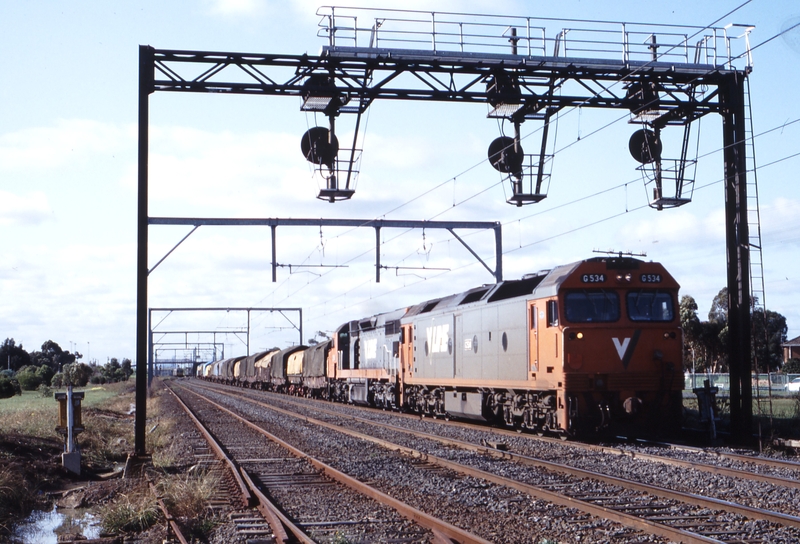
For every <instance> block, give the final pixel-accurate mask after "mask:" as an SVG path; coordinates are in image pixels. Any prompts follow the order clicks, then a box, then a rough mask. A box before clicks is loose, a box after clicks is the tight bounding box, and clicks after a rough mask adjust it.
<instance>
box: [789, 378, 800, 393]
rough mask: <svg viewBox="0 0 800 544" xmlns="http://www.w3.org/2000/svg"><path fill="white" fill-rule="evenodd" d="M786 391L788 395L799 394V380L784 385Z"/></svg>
mask: <svg viewBox="0 0 800 544" xmlns="http://www.w3.org/2000/svg"><path fill="white" fill-rule="evenodd" d="M786 391H788V392H790V393H798V392H800V378H795V379H793V380H792V381H790V382H789V383H787V384H786Z"/></svg>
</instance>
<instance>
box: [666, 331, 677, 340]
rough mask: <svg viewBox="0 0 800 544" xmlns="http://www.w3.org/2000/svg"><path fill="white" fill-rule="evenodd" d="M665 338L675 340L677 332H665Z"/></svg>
mask: <svg viewBox="0 0 800 544" xmlns="http://www.w3.org/2000/svg"><path fill="white" fill-rule="evenodd" d="M664 338H665V339H668V338H675V332H674V331H673V332H665V333H664Z"/></svg>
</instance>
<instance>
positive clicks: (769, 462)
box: [398, 414, 800, 489]
mask: <svg viewBox="0 0 800 544" xmlns="http://www.w3.org/2000/svg"><path fill="white" fill-rule="evenodd" d="M398 415H401V416H403V417H411V418H413V417H414V416H412V415H408V414H398ZM440 423H441V424H443V425H450V426H454V427H460V428H465V429H475V428H480V427H478V426H476V425H475V424H470V423H464V422H461V421H440ZM491 431H492V432H493V433H495V434H500V435H504V436H513V437H524V438H526V439H528V440H536V441H540V442H547V443H552V444H557V445H559V446H565V445H567V446H570V447H574V448H578V449H583V450H588V451H594V452H601V453H609V454H612V455H619V456H622V457H630V458H632V459H642V460H646V461H653V462H656V463H662V464H665V465H673V466H677V467H681V468H692V469H695V470H700V471H703V472H708V473H711V474H717V475H719V476H728V477H730V478H747V479H748V480H754V481H759V482H764V483H769V484H772V485H777V486H783V487H794V488H797V489H800V480H792V479H789V478H783V477H780V476H772V475H769V474H760V473H757V472H747V471H745V470H740V469H735V468H729V467H720V466H716V465H711V464H709V463H703V462H702V461H685V460H683V459H674V458H671V457H664V456H661V455H657V454H652V453H642V452H637V451H633V450H629V449H625V448H623V447H613V446H600V445H598V444H584V443H581V442H568V443H566V444H565V442H564V441H563V440H561V439H559V438H549V437H544V436H534V435H531V434H525V433H523V434H520V433H519V432H518V431H514V430H510V429H500V428H496V427H493V428H492V429H491ZM658 445H660V446H662V447H664V446H666V447H668V448H670V449H673V450H685V451H689V452H698V453H706V454H709V455H715V456H717V457H719V458H722V459H730V460H732V461H739V462H745V463H752V464H757V465H763V466H770V467H773V468H782V469H790V470H797V471H800V463H795V462H792V461H784V460H781V459H768V458H764V457H752V456H747V455H740V454H735V453H725V452H715V451H709V450H706V449H703V448H694V447H691V446H681V445H677V444H664V443H659V444H658Z"/></svg>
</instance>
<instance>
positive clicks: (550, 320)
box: [547, 300, 558, 327]
mask: <svg viewBox="0 0 800 544" xmlns="http://www.w3.org/2000/svg"><path fill="white" fill-rule="evenodd" d="M547 326H548V327H558V301H556V300H548V301H547Z"/></svg>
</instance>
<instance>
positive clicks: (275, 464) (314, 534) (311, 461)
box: [175, 388, 488, 544]
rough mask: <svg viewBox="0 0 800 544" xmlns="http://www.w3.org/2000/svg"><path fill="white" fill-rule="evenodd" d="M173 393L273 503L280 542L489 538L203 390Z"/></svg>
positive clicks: (259, 495) (261, 497) (246, 481)
mask: <svg viewBox="0 0 800 544" xmlns="http://www.w3.org/2000/svg"><path fill="white" fill-rule="evenodd" d="M184 391H187V392H189V394H188V395H186V394H184ZM175 393H176V396H178V397H179V398H180V399H181V400H182V402H183V404H184V406H185V407H186V409H187V411H189V412H191V413H193V417H194V418H195V419H196V421H197V423H198V424H200V425H201V426H202V427H203V428H204V429H205V430H204V434H207V435H208V437H207V438H209V439H210V440H211V442H212V443H216V444H217V446H216V447H215V450H216V449H218V450H219V452H218V455H219V454H221V455H222V456H224V457H226V458H227V459H228V460H227V462H228V463H230V466H231V467H233V469H232V471H233V472H238V471H239V470H240V471H241V475H242V480H243V486H244V487H246V488H248V489H249V490H250V491H251V492H252V493H253V494H254V495H255V499H257V500H256V503H257V506H258V508H259V510H262V508H263V506H262V505H264V504H271V505H272V506H269V507H268V509H269V510H272V512H271V514H266V513H265V517H266V518H267V519H268V520H269V523H270V526H272V527H275V525H276V523H277V524H278V526H279V528H278V530H277V531H276V532H275V539H276V541H278V542H335V541H341V542H373V541H391V542H408V543H412V542H439V543H444V542H463V543H476V544H477V543H481V544H486V543H488V541H486V540H484V539H482V538H480V537H477V536H475V535H472V534H470V533H469V532H467V531H464V530H461V529H458V528H457V527H454V526H452V525H450V524H449V523H446V522H444V521H442V520H438V519H436V518H434V517H432V516H429V515H427V514H425V513H423V512H420V511H418V510H416V509H414V508H412V507H409V506H408V505H406V504H404V503H402V502H401V501H398V500H395V499H392V498H391V497H389V496H387V495H385V494H384V493H382V492H380V491H378V490H376V489H374V488H372V487H371V486H369V485H367V484H364V483H362V482H359V481H357V480H354V479H353V478H350V477H349V476H347V475H346V474H344V473H341V472H340V471H337V470H336V469H334V468H332V467H330V466H328V465H327V464H325V463H323V462H322V461H320V460H318V459H315V458H314V457H313V456H311V455H309V454H307V453H305V452H302V451H300V450H299V449H297V448H295V447H293V446H291V445H290V444H288V443H286V442H285V441H283V440H281V439H279V438H277V437H276V436H274V435H272V434H271V433H269V432H267V431H265V430H264V429H262V428H260V427H258V426H257V425H254V424H253V423H251V422H250V421H248V420H247V419H245V418H242V417H241V416H239V415H237V414H235V413H234V412H233V411H231V410H229V409H227V408H225V407H224V406H222V405H220V404H219V403H216V402H214V401H213V400H211V399H209V398H208V397H206V396H204V395H201V394H198V393H197V392H192V391H189V390H188V389H185V388H181V389H179V392H178V391H175ZM217 437H222V438H220V440H219V443H217V440H216V438H217ZM237 467H238V468H237ZM243 494H246V492H245V491H244V490H243ZM275 516H278V517H280V520H279V521H278V522H276V521H275V519H274V517H275ZM270 517H272V519H270ZM281 525H282V526H283V527H285V530H281V529H280V526H281Z"/></svg>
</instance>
